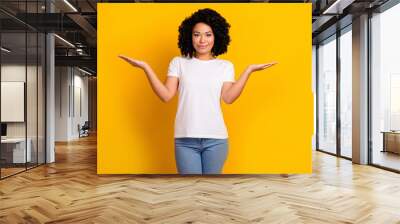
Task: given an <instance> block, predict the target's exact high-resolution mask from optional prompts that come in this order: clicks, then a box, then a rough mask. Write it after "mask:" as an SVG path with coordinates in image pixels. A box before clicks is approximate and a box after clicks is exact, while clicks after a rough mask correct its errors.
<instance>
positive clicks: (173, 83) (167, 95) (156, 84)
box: [119, 55, 179, 102]
mask: <svg viewBox="0 0 400 224" xmlns="http://www.w3.org/2000/svg"><path fill="white" fill-rule="evenodd" d="M119 57H120V58H121V59H123V60H125V61H127V62H128V63H129V64H131V65H132V66H134V67H138V68H140V69H142V70H143V71H144V72H145V74H146V77H147V79H148V80H149V83H150V86H151V88H152V89H153V91H154V93H155V94H156V95H157V96H158V97H159V98H160V99H161V100H162V101H163V102H168V101H170V100H171V99H172V98H173V97H174V96H175V94H176V92H177V89H178V83H179V80H178V78H177V77H167V79H166V80H165V83H162V82H161V81H160V79H159V78H158V76H157V74H156V73H155V72H154V71H153V69H152V68H151V67H150V65H148V64H147V63H146V62H144V61H139V60H136V59H133V58H129V57H126V56H123V55H119Z"/></svg>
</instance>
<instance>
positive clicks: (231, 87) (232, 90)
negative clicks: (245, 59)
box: [221, 62, 276, 104]
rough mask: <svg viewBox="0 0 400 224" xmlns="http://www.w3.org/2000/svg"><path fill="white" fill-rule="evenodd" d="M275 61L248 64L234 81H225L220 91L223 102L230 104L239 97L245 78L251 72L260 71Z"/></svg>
mask: <svg viewBox="0 0 400 224" xmlns="http://www.w3.org/2000/svg"><path fill="white" fill-rule="evenodd" d="M275 64H276V62H273V63H267V64H257V65H249V66H248V67H247V68H246V69H245V70H244V72H243V73H242V75H240V77H239V79H238V80H237V81H236V82H234V83H231V82H225V83H224V84H223V86H222V93H221V97H222V99H223V100H224V102H225V103H227V104H231V103H233V102H234V101H235V100H236V99H237V98H239V96H240V94H241V93H242V91H243V89H244V87H245V86H246V83H247V80H248V79H249V78H250V75H251V73H253V72H255V71H260V70H263V69H266V68H268V67H271V66H273V65H275Z"/></svg>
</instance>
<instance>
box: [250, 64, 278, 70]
mask: <svg viewBox="0 0 400 224" xmlns="http://www.w3.org/2000/svg"><path fill="white" fill-rule="evenodd" d="M275 64H277V62H271V63H265V64H253V65H249V67H248V69H249V70H250V71H251V72H255V71H260V70H264V69H266V68H269V67H271V66H273V65H275Z"/></svg>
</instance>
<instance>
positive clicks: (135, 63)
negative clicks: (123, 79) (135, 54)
mask: <svg viewBox="0 0 400 224" xmlns="http://www.w3.org/2000/svg"><path fill="white" fill-rule="evenodd" d="M118 57H119V58H121V59H123V60H124V61H126V62H128V63H129V64H131V65H132V66H135V67H138V68H141V69H145V68H146V66H147V63H146V62H144V61H139V60H136V59H133V58H130V57H127V56H125V55H118Z"/></svg>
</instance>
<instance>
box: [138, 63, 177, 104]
mask: <svg viewBox="0 0 400 224" xmlns="http://www.w3.org/2000/svg"><path fill="white" fill-rule="evenodd" d="M143 71H144V72H145V73H146V76H147V79H148V80H149V83H150V86H151V88H152V89H153V91H154V93H155V94H156V95H157V96H158V97H159V98H160V99H161V100H162V101H163V102H167V101H168V100H169V99H170V98H171V96H170V95H171V94H170V91H169V90H168V88H167V87H166V86H165V85H164V83H162V82H161V81H160V79H159V78H158V77H157V75H156V73H155V72H154V71H153V69H152V68H151V67H150V66H148V65H147V66H145V67H144V68H143Z"/></svg>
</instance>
